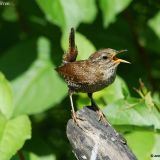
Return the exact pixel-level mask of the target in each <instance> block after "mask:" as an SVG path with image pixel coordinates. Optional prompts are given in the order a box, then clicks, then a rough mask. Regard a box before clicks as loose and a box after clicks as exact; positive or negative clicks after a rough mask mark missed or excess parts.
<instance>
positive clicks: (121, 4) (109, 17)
mask: <svg viewBox="0 0 160 160" xmlns="http://www.w3.org/2000/svg"><path fill="white" fill-rule="evenodd" d="M99 3H100V9H101V10H102V15H103V25H104V26H105V27H108V25H109V24H110V23H112V22H114V21H115V19H116V16H117V15H118V13H120V12H122V11H123V10H124V9H125V8H127V6H128V5H129V4H130V3H131V0H100V1H99Z"/></svg>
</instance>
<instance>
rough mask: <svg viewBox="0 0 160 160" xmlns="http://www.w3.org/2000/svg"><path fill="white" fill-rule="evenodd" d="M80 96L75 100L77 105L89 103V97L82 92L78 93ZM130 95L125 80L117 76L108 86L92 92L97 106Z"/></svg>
mask: <svg viewBox="0 0 160 160" xmlns="http://www.w3.org/2000/svg"><path fill="white" fill-rule="evenodd" d="M80 95H81V96H80V97H79V99H78V100H77V102H78V103H77V105H78V106H86V105H89V104H90V102H89V98H86V97H87V95H86V96H85V95H84V94H80ZM129 95H130V93H129V90H128V87H127V85H126V83H125V81H124V80H123V79H122V78H120V77H119V76H117V77H116V79H115V81H114V82H113V83H112V84H111V85H110V86H108V87H106V88H104V89H103V90H101V91H99V92H96V93H94V99H95V101H96V103H97V104H98V106H104V103H105V104H108V103H112V102H115V101H117V100H119V99H124V98H126V97H128V96H129Z"/></svg>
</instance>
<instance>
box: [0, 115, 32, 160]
mask: <svg viewBox="0 0 160 160" xmlns="http://www.w3.org/2000/svg"><path fill="white" fill-rule="evenodd" d="M0 120H3V121H1V122H0V123H2V124H1V125H0V159H1V160H9V159H10V158H11V157H12V156H13V155H14V154H15V153H16V152H17V150H19V149H20V148H21V147H22V146H23V145H24V142H25V140H27V139H30V138H31V124H30V120H29V118H28V117H27V116H25V115H22V116H18V117H16V118H14V119H10V120H7V119H5V118H4V117H2V115H0Z"/></svg>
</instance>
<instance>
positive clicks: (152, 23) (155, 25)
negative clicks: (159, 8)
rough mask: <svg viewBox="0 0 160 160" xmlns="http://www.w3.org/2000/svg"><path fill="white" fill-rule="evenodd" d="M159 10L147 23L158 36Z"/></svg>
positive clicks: (159, 29)
mask: <svg viewBox="0 0 160 160" xmlns="http://www.w3.org/2000/svg"><path fill="white" fill-rule="evenodd" d="M159 24H160V12H158V13H157V14H156V15H155V16H154V17H153V18H152V19H150V20H149V21H148V25H149V26H150V27H151V28H152V29H153V31H154V32H155V34H156V35H157V36H158V37H159V38H160V28H159Z"/></svg>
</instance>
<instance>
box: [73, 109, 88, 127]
mask: <svg viewBox="0 0 160 160" xmlns="http://www.w3.org/2000/svg"><path fill="white" fill-rule="evenodd" d="M71 112H72V119H73V121H74V122H75V123H76V124H77V126H78V127H79V128H81V129H82V130H84V129H83V128H82V127H81V125H80V122H81V121H85V120H84V119H82V118H80V117H78V116H77V114H76V112H73V111H71Z"/></svg>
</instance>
